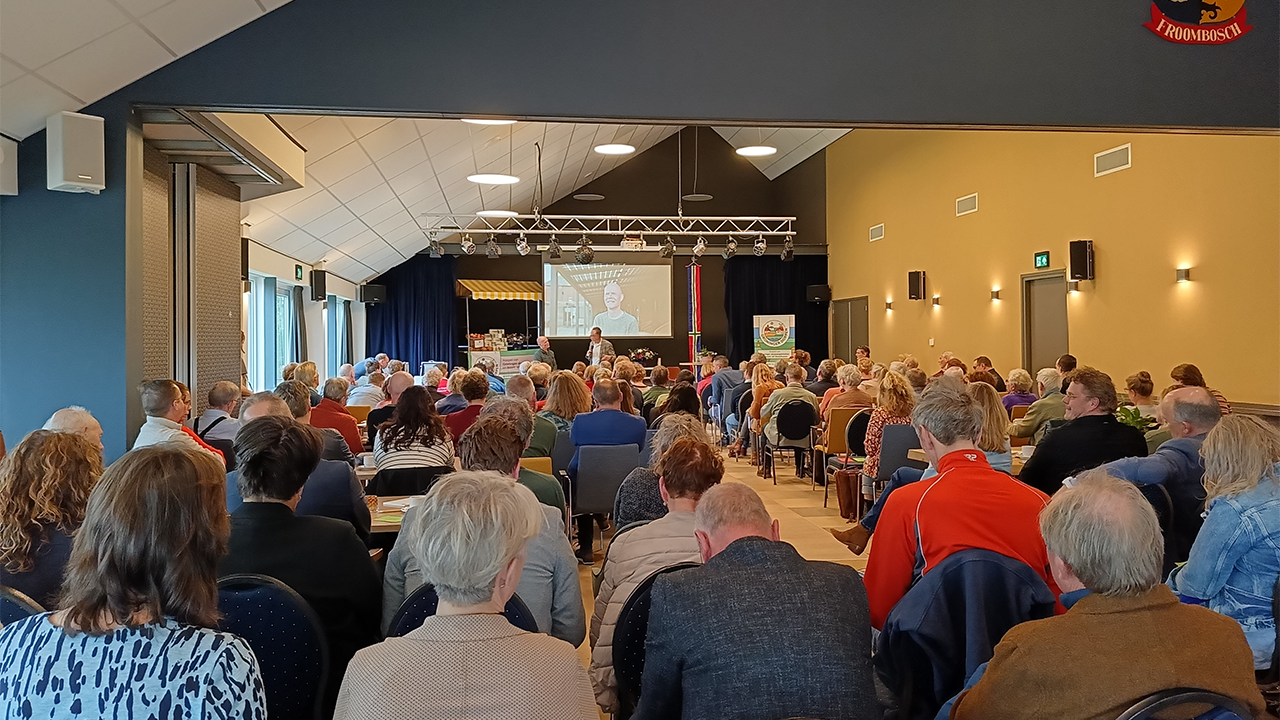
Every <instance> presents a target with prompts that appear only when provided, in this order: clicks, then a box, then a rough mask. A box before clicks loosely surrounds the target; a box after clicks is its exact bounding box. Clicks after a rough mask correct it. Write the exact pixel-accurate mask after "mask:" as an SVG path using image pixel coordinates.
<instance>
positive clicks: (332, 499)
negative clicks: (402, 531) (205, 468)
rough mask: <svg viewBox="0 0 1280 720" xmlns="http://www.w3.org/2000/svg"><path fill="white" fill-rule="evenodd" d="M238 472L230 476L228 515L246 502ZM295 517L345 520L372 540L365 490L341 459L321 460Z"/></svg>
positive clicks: (309, 479)
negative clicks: (238, 482)
mask: <svg viewBox="0 0 1280 720" xmlns="http://www.w3.org/2000/svg"><path fill="white" fill-rule="evenodd" d="M238 476H239V473H237V472H229V473H227V512H229V513H232V512H235V511H236V508H238V507H240V505H241V504H242V503H243V502H244V500H243V499H242V498H241V497H240V488H238V487H237V486H236V478H237V477H238ZM294 514H295V515H319V516H322V517H330V518H334V519H335V520H346V521H347V522H349V523H351V526H352V527H354V528H355V530H356V535H358V536H359V537H360V540H361V541H362V542H367V541H368V540H369V528H370V524H371V521H372V518H371V517H370V516H369V506H368V505H367V504H365V501H364V487H363V486H362V485H361V484H360V481H359V480H357V479H356V473H355V470H353V469H351V466H350V465H348V464H346V463H344V462H342V461H340V460H321V461H320V464H319V465H317V466H316V469H315V472H313V473H311V476H310V477H308V478H307V483H306V485H303V486H302V499H301V500H299V501H298V507H297V508H296V509H295V510H294Z"/></svg>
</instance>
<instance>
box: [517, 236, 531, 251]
mask: <svg viewBox="0 0 1280 720" xmlns="http://www.w3.org/2000/svg"><path fill="white" fill-rule="evenodd" d="M516 252H518V253H520V254H521V255H522V256H523V255H528V254H529V239H528V238H526V237H525V236H524V233H520V237H518V238H516Z"/></svg>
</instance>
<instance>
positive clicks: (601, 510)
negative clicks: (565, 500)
mask: <svg viewBox="0 0 1280 720" xmlns="http://www.w3.org/2000/svg"><path fill="white" fill-rule="evenodd" d="M578 453H579V454H578V483H577V485H578V488H577V492H576V493H574V499H573V515H574V517H577V516H579V515H607V514H609V513H611V512H613V500H614V498H616V497H617V496H618V488H619V487H622V481H623V480H626V479H627V475H629V474H630V473H631V471H632V470H635V469H636V468H637V467H640V448H639V447H637V446H635V445H634V444H633V445H583V446H582V447H580V448H578ZM600 544H601V546H603V545H604V533H603V532H601V535H600ZM606 552H607V548H606Z"/></svg>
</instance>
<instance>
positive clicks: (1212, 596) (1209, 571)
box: [1161, 391, 1280, 670]
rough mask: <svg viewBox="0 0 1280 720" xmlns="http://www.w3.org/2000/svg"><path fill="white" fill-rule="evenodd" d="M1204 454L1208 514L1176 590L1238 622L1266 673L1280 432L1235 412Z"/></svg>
mask: <svg viewBox="0 0 1280 720" xmlns="http://www.w3.org/2000/svg"><path fill="white" fill-rule="evenodd" d="M1178 392H1181V391H1178ZM1161 411H1162V412H1163V405H1162V409H1161ZM1166 444H1168V443H1166ZM1201 452H1202V453H1203V455H1204V465H1205V467H1204V486H1205V489H1206V491H1207V498H1208V501H1207V508H1208V514H1207V515H1206V516H1205V518H1204V525H1203V526H1202V527H1201V528H1200V533H1199V534H1198V535H1197V536H1196V539H1195V544H1194V545H1192V546H1191V553H1190V557H1189V558H1187V563H1186V564H1185V565H1182V566H1180V567H1177V568H1175V569H1174V571H1173V573H1172V574H1171V575H1170V576H1169V587H1171V588H1173V591H1174V592H1175V593H1177V594H1178V595H1181V596H1183V597H1185V598H1191V599H1194V600H1195V601H1197V602H1203V603H1204V604H1206V605H1207V606H1208V607H1209V609H1210V610H1213V611H1215V612H1219V613H1222V614H1223V615H1226V616H1227V617H1229V618H1231V619H1233V620H1235V621H1236V622H1237V623H1239V624H1240V627H1241V628H1243V630H1244V636H1245V639H1246V640H1247V641H1248V642H1249V647H1250V648H1252V649H1253V666H1254V668H1255V669H1258V670H1265V669H1267V668H1269V667H1271V661H1272V657H1273V655H1272V653H1273V652H1274V650H1275V642H1276V619H1275V616H1274V615H1272V605H1271V602H1272V599H1271V598H1272V589H1273V587H1274V586H1275V582H1276V580H1275V579H1276V576H1277V575H1280V555H1277V553H1276V548H1277V547H1280V433H1277V432H1276V430H1275V428H1273V427H1271V426H1270V425H1268V424H1267V423H1266V422H1265V421H1263V420H1262V419H1260V418H1258V417H1256V416H1241V415H1228V416H1226V417H1224V418H1222V420H1221V421H1219V422H1218V425H1217V427H1215V428H1214V429H1213V430H1210V431H1209V434H1208V436H1207V437H1206V438H1205V440H1204V445H1203V446H1202V448H1201ZM1201 657H1213V656H1211V655H1201Z"/></svg>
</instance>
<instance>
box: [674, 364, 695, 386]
mask: <svg viewBox="0 0 1280 720" xmlns="http://www.w3.org/2000/svg"><path fill="white" fill-rule="evenodd" d="M696 379H697V376H696V375H694V374H693V371H692V370H688V369H685V368H681V369H680V372H678V373H676V382H678V383H682V382H686V383H689V384H690V385H697V382H696Z"/></svg>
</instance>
